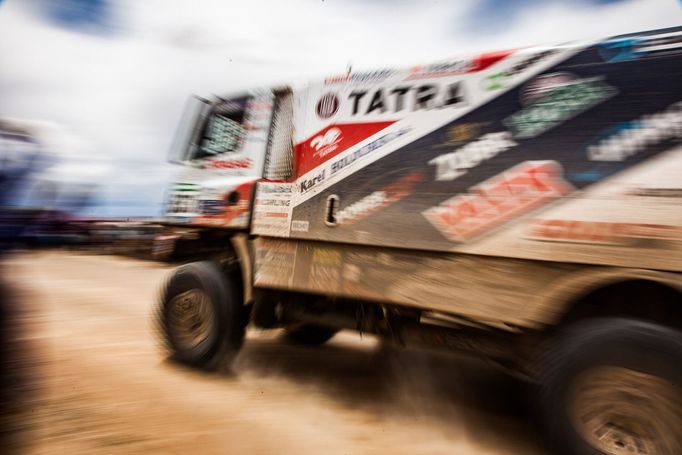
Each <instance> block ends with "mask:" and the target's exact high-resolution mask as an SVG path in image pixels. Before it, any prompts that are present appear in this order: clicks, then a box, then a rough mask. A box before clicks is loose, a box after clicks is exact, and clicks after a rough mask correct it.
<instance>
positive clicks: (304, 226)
mask: <svg viewBox="0 0 682 455" xmlns="http://www.w3.org/2000/svg"><path fill="white" fill-rule="evenodd" d="M309 228H310V222H308V221H303V220H292V221H291V230H292V232H308V229H309Z"/></svg>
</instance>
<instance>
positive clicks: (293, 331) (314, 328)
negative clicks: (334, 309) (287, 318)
mask: <svg viewBox="0 0 682 455" xmlns="http://www.w3.org/2000/svg"><path fill="white" fill-rule="evenodd" d="M285 330H286V339H287V340H288V341H290V342H292V343H295V344H303V345H308V346H317V345H320V344H324V343H326V342H327V341H329V340H330V339H331V338H332V337H333V336H334V335H336V333H337V332H338V330H337V329H334V328H331V327H325V326H321V325H315V324H302V325H296V326H291V327H287V328H286V329H285Z"/></svg>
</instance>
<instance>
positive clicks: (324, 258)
mask: <svg viewBox="0 0 682 455" xmlns="http://www.w3.org/2000/svg"><path fill="white" fill-rule="evenodd" d="M341 259H342V258H341V252H340V251H336V250H333V249H331V248H315V249H314V250H313V256H312V258H311V262H310V272H309V274H308V286H309V287H310V288H312V289H318V290H327V291H332V292H333V291H335V290H336V289H337V288H338V286H339V278H340V277H341Z"/></svg>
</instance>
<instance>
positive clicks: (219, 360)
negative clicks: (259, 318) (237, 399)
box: [158, 261, 246, 369]
mask: <svg viewBox="0 0 682 455" xmlns="http://www.w3.org/2000/svg"><path fill="white" fill-rule="evenodd" d="M239 289H240V288H239V286H238V285H237V284H236V283H233V282H231V280H230V278H229V276H228V275H227V274H226V273H225V272H224V271H223V270H222V269H221V268H220V265H219V264H217V263H215V262H211V261H202V262H193V263H190V264H187V265H183V266H181V267H178V268H177V269H176V270H175V271H174V272H173V273H172V275H171V276H170V277H169V278H168V280H167V282H166V283H165V285H164V287H163V289H162V291H161V295H160V299H159V307H158V321H159V326H160V329H161V332H162V337H163V338H164V340H165V342H166V344H167V346H168V348H169V350H170V352H171V357H172V358H173V359H174V360H177V361H178V362H181V363H185V364H188V365H193V366H200V367H203V368H210V369H213V368H217V367H218V366H220V365H225V366H228V365H229V364H230V363H231V361H232V359H233V358H234V357H235V356H236V354H237V353H238V352H239V349H240V348H241V346H242V344H243V342H244V333H245V319H246V318H245V308H244V306H243V304H242V302H241V294H240V292H239Z"/></svg>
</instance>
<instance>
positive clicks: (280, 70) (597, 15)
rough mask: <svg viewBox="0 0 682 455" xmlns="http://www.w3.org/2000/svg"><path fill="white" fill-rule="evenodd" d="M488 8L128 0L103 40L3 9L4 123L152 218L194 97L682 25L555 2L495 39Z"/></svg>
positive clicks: (647, 11) (641, 8)
mask: <svg viewBox="0 0 682 455" xmlns="http://www.w3.org/2000/svg"><path fill="white" fill-rule="evenodd" d="M475 4H476V2H475V0H459V1H457V2H437V1H433V2H429V1H418V0H415V1H412V2H407V1H404V2H390V1H387V2H363V1H347V2H340V1H333V0H327V1H324V2H323V1H319V0H289V1H286V2H284V1H278V0H251V1H248V2H238V1H225V0H203V1H198V0H195V1H187V0H145V1H144V2H141V1H135V0H121V1H119V2H117V3H116V4H115V6H117V7H118V8H119V10H120V12H121V13H122V14H121V18H122V19H123V26H124V27H123V29H122V31H121V33H119V34H118V35H115V36H112V37H102V36H93V35H85V34H81V33H77V32H73V31H69V30H64V29H60V28H57V27H56V26H53V25H50V24H48V23H46V22H44V21H42V20H40V19H38V18H37V17H36V16H34V15H31V13H30V12H29V10H28V9H27V8H25V7H23V6H22V3H21V0H7V1H5V2H4V3H3V4H2V6H1V7H0V61H2V62H3V63H2V66H0V98H1V99H2V104H0V116H8V115H9V116H15V117H25V118H39V119H48V120H50V121H54V122H57V123H59V124H62V125H65V126H67V127H68V128H69V129H70V130H72V131H73V132H75V133H76V134H78V135H79V136H80V137H82V138H83V140H82V141H81V142H82V143H81V145H79V148H80V150H79V151H78V153H76V154H75V155H76V156H77V158H75V159H77V160H82V161H84V162H87V161H88V160H92V161H96V162H98V163H99V164H98V166H101V165H102V163H105V162H106V163H108V164H107V165H106V166H105V167H106V168H107V169H108V170H107V171H106V173H105V174H98V175H97V176H96V177H94V176H91V177H90V178H93V179H95V180H96V181H97V183H99V184H101V185H104V186H106V187H107V188H108V192H107V194H109V195H110V198H111V200H112V201H113V200H124V199H125V200H126V201H128V202H130V200H131V199H132V200H134V199H135V198H138V199H140V200H141V201H142V200H144V199H145V198H146V199H147V200H146V201H145V202H144V203H145V204H151V205H153V204H157V203H158V199H159V198H160V197H161V194H162V193H163V181H164V180H165V179H166V178H167V176H168V175H169V173H170V172H172V170H171V169H170V168H169V167H168V166H167V165H165V163H164V159H165V155H166V151H167V150H168V148H169V146H170V143H171V139H172V137H173V133H174V129H175V126H176V122H177V120H178V119H179V117H180V113H181V110H182V107H183V105H184V102H185V99H186V98H187V96H188V95H189V94H190V93H199V94H203V95H207V94H211V93H226V92H231V91H238V90H240V89H244V88H247V87H250V86H254V85H263V84H270V83H280V82H287V81H299V82H300V81H303V80H305V79H308V78H312V77H316V76H320V75H323V74H327V73H338V72H343V71H344V70H345V67H346V65H347V63H348V62H352V63H353V66H354V68H356V69H362V68H373V67H381V66H385V65H408V64H412V63H418V62H425V61H429V60H433V59H441V58H445V57H448V56H452V55H461V54H466V53H467V52H478V51H482V50H495V49H497V48H513V47H519V46H525V45H530V44H534V43H538V44H545V43H546V44H552V43H558V42H564V41H567V40H571V39H582V38H589V37H599V36H609V35H613V34H620V33H624V32H632V31H638V30H644V29H651V28H659V27H666V26H673V25H676V24H679V22H680V18H681V17H682V8H681V7H680V5H679V3H678V2H677V1H676V0H630V1H624V2H619V3H611V4H608V5H600V6H590V5H589V4H587V3H575V2H558V1H555V2H552V1H548V2H545V3H534V4H533V5H532V6H529V7H528V8H527V9H525V10H523V11H521V12H520V14H518V15H517V16H515V18H514V20H513V22H511V23H507V24H505V27H504V28H503V29H501V30H499V31H497V32H495V33H491V32H490V31H489V30H488V29H486V31H485V32H481V33H476V32H475V31H474V32H472V28H473V29H475V27H472V26H471V22H470V21H471V20H472V19H471V16H470V13H471V11H472V8H473V7H474V6H475ZM83 144H87V146H84V145H83ZM85 166H86V167H87V165H85ZM150 198H152V199H153V198H156V199H154V200H153V201H152V202H149V200H150ZM151 205H150V206H151ZM121 210H125V208H122V209H121Z"/></svg>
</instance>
